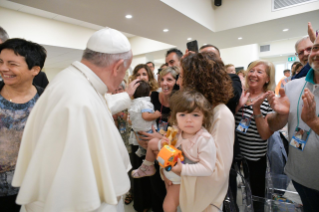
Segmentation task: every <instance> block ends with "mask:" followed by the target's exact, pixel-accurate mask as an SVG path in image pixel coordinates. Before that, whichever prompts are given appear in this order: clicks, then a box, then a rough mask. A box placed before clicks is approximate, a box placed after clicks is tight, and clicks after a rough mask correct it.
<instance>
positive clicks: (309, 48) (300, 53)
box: [295, 47, 312, 56]
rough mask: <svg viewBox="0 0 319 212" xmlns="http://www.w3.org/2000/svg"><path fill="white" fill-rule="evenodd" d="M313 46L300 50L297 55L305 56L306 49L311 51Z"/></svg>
mask: <svg viewBox="0 0 319 212" xmlns="http://www.w3.org/2000/svg"><path fill="white" fill-rule="evenodd" d="M311 48H312V47H308V48H306V49H304V50H301V51H300V52H298V53H295V54H296V55H297V56H303V55H304V54H305V51H306V52H308V53H309V52H311Z"/></svg>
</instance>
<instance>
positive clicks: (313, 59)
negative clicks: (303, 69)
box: [309, 37, 319, 72]
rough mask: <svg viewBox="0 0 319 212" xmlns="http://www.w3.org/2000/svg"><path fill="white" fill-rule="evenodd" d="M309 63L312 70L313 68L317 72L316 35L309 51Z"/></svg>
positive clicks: (318, 56)
mask: <svg viewBox="0 0 319 212" xmlns="http://www.w3.org/2000/svg"><path fill="white" fill-rule="evenodd" d="M309 64H310V65H311V68H313V70H315V71H316V72H319V39H318V37H317V39H316V40H315V43H314V45H313V47H312V50H311V52H310V55H309Z"/></svg>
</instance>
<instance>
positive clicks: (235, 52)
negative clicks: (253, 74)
mask: <svg viewBox="0 0 319 212" xmlns="http://www.w3.org/2000/svg"><path fill="white" fill-rule="evenodd" d="M220 53H221V58H222V60H223V62H224V63H225V65H226V64H229V63H231V64H233V65H235V67H241V66H243V67H244V68H245V69H246V68H247V66H248V64H249V63H251V62H252V61H254V60H258V59H259V55H258V45H257V44H251V45H246V46H238V47H234V48H227V49H220Z"/></svg>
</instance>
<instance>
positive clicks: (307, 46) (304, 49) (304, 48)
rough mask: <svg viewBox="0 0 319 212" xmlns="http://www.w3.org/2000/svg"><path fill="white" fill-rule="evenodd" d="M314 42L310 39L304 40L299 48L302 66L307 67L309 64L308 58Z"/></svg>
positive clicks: (298, 52)
mask: <svg viewBox="0 0 319 212" xmlns="http://www.w3.org/2000/svg"><path fill="white" fill-rule="evenodd" d="M311 47H312V42H311V41H310V39H309V38H307V39H304V40H302V41H301V42H300V43H299V44H298V46H297V52H296V53H297V56H298V58H299V60H300V62H301V64H302V65H304V66H305V65H306V64H307V63H308V56H309V53H310V51H311Z"/></svg>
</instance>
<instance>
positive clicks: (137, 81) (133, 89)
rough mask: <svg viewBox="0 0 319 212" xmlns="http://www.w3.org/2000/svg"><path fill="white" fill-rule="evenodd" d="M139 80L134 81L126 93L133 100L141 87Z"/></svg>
mask: <svg viewBox="0 0 319 212" xmlns="http://www.w3.org/2000/svg"><path fill="white" fill-rule="evenodd" d="M139 81H140V80H139V79H136V80H133V81H132V82H131V83H130V84H129V85H128V87H127V89H126V92H127V93H128V95H129V96H130V97H131V98H132V97H133V94H134V93H135V90H136V88H137V87H138V86H139V85H140V83H139Z"/></svg>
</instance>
